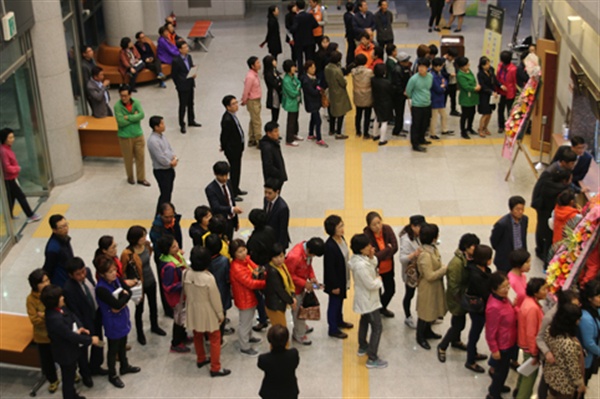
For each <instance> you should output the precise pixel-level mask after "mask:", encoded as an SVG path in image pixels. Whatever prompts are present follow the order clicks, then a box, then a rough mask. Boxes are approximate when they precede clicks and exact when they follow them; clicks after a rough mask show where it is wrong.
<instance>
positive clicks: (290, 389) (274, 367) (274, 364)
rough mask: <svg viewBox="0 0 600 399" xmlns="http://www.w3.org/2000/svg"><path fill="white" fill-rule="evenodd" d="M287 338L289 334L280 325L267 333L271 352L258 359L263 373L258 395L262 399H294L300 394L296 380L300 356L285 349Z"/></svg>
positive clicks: (294, 349)
mask: <svg viewBox="0 0 600 399" xmlns="http://www.w3.org/2000/svg"><path fill="white" fill-rule="evenodd" d="M289 338H290V332H289V331H288V329H287V328H286V327H284V326H282V325H280V324H275V325H274V326H273V327H271V328H269V331H268V332H267V339H268V340H269V343H270V344H271V351H270V352H269V353H263V354H262V355H260V356H259V358H258V368H259V369H261V370H263V371H264V372H265V376H264V378H263V380H262V384H261V385H260V391H259V393H258V394H259V395H260V397H261V398H262V399H278V398H286V399H287V398H289V399H295V398H297V397H298V394H299V393H300V390H299V389H298V380H297V379H296V369H297V368H298V364H299V363H300V356H299V354H298V349H296V348H291V349H286V345H287V342H288V340H289Z"/></svg>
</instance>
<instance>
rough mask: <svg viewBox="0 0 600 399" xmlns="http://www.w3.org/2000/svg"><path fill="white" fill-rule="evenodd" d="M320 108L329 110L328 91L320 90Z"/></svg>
mask: <svg viewBox="0 0 600 399" xmlns="http://www.w3.org/2000/svg"><path fill="white" fill-rule="evenodd" d="M321 106H322V107H323V108H329V89H325V90H321Z"/></svg>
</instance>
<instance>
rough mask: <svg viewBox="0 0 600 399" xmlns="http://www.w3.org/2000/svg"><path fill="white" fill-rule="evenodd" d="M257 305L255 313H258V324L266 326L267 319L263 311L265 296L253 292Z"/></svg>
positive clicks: (257, 291) (258, 292)
mask: <svg viewBox="0 0 600 399" xmlns="http://www.w3.org/2000/svg"><path fill="white" fill-rule="evenodd" d="M254 295H256V299H257V300H258V305H256V312H257V313H258V322H259V323H261V324H267V321H268V320H269V318H268V317H267V311H266V310H265V296H264V295H263V293H262V292H261V291H259V290H256V291H254Z"/></svg>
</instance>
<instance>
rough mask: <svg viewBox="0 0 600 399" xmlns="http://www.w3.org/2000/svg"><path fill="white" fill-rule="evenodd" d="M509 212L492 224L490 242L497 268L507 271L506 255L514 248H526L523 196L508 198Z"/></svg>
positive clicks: (525, 218)
mask: <svg viewBox="0 0 600 399" xmlns="http://www.w3.org/2000/svg"><path fill="white" fill-rule="evenodd" d="M508 207H509V209H510V213H508V214H507V215H504V216H503V217H501V218H500V220H498V221H497V222H496V224H494V227H493V228H492V235H491V237H490V243H491V244H492V248H494V251H496V256H495V257H494V264H495V265H496V268H497V269H498V270H501V271H503V272H506V273H508V272H509V271H510V269H511V266H510V262H509V261H508V255H509V254H510V253H511V252H512V251H514V250H515V249H519V248H523V249H527V226H528V224H529V218H528V217H527V216H526V215H524V214H523V212H524V211H525V198H523V197H521V196H519V195H516V196H513V197H510V198H509V199H508Z"/></svg>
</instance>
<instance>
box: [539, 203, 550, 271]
mask: <svg viewBox="0 0 600 399" xmlns="http://www.w3.org/2000/svg"><path fill="white" fill-rule="evenodd" d="M535 212H536V213H537V220H538V222H537V225H536V227H535V253H536V255H537V256H538V257H539V258H540V259H542V260H543V261H544V270H545V269H546V266H547V257H548V251H549V250H550V247H551V246H552V234H553V232H552V230H550V227H549V226H548V219H549V218H550V215H552V213H551V211H550V212H548V211H545V210H542V211H539V210H537V209H536V211H535Z"/></svg>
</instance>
